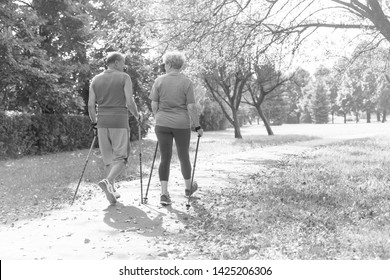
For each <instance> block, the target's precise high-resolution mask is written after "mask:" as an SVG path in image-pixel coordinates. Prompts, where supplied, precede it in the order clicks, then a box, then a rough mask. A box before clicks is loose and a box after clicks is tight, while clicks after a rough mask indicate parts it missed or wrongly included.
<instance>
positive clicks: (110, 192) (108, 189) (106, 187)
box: [98, 179, 116, 205]
mask: <svg viewBox="0 0 390 280" xmlns="http://www.w3.org/2000/svg"><path fill="white" fill-rule="evenodd" d="M98 186H99V187H100V188H101V189H102V191H103V192H104V193H105V195H106V198H107V200H108V201H109V202H110V204H111V205H114V204H115V203H116V198H115V195H114V188H113V186H112V185H111V183H110V182H108V180H107V179H103V180H101V181H100V182H99V183H98Z"/></svg>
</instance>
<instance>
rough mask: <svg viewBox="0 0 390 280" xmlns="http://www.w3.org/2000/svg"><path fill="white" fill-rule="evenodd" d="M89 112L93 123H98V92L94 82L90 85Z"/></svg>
mask: <svg viewBox="0 0 390 280" xmlns="http://www.w3.org/2000/svg"><path fill="white" fill-rule="evenodd" d="M88 113H89V118H90V119H91V122H92V123H97V118H96V94H95V91H94V90H93V87H92V84H91V85H90V86H89V97H88Z"/></svg>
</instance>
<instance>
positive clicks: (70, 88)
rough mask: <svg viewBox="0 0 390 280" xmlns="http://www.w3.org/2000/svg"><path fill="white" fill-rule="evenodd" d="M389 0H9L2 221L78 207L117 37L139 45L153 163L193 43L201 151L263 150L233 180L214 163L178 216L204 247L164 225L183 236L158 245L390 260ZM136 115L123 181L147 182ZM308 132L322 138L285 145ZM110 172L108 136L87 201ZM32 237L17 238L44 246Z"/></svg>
mask: <svg viewBox="0 0 390 280" xmlns="http://www.w3.org/2000/svg"><path fill="white" fill-rule="evenodd" d="M319 2H320V3H319ZM389 13H390V11H389V2H388V1H376V0H370V1H338V0H337V1H336V0H329V1H308V0H296V1H271V0H270V1H266V0H262V1H261V0H257V1H255V0H241V1H226V0H220V1H206V0H184V1H164V0H156V1H146V0H139V1H125V0H117V1H72V0H64V1H62V0H61V1H56V0H53V1H42V0H37V1H35V0H33V1H27V0H26V1H7V0H6V1H1V12H0V30H1V35H0V49H1V53H0V65H1V69H2V71H1V74H0V75H1V76H0V78H1V79H0V100H1V102H0V158H1V170H0V174H1V176H0V190H1V193H0V195H1V198H2V199H3V201H4V203H3V204H2V205H1V213H2V215H1V222H2V226H3V227H5V228H7V230H9V234H11V233H14V231H13V230H17V229H20V230H21V229H22V228H24V226H21V225H20V224H19V223H20V222H25V221H31V223H34V222H33V221H35V220H34V219H36V218H37V217H38V218H42V217H46V216H47V215H50V214H48V213H50V212H51V211H54V210H59V209H65V210H66V209H69V208H68V207H69V205H68V204H69V202H70V200H71V198H72V195H73V193H74V189H75V185H76V184H77V181H78V179H79V177H80V173H81V169H82V166H83V163H84V161H85V157H86V155H87V152H88V150H86V149H88V148H89V145H90V144H91V141H92V132H91V131H90V121H89V118H88V116H87V115H88V112H87V106H86V105H87V104H86V102H87V100H88V87H89V83H90V79H91V78H92V77H93V76H94V75H95V74H97V73H99V72H101V71H102V70H104V57H105V56H106V54H107V52H110V51H120V52H122V53H124V54H125V55H126V64H127V66H128V70H127V73H128V74H129V75H130V77H131V78H132V81H133V85H134V97H135V100H136V103H137V105H138V107H139V109H141V111H142V112H143V114H144V116H145V117H144V122H143V123H142V136H143V138H144V140H143V143H142V145H143V164H144V168H143V170H144V171H145V174H142V175H144V176H145V177H146V175H148V174H147V173H148V172H149V170H148V168H149V167H150V163H151V160H152V157H153V151H154V146H155V138H154V136H153V117H152V115H151V108H150V102H149V100H148V95H149V91H150V88H151V86H152V84H153V81H154V79H155V78H156V77H158V76H159V75H161V74H162V71H161V66H160V65H161V62H162V61H161V58H162V55H163V54H164V53H165V52H166V51H169V50H182V51H184V52H185V54H186V57H187V64H186V68H185V69H184V73H185V74H186V75H188V76H189V77H190V78H191V79H192V80H193V82H194V84H195V89H196V90H195V92H196V101H197V105H198V109H199V113H200V119H201V124H202V127H204V128H205V130H206V133H205V136H204V139H202V144H201V145H202V146H201V149H202V150H201V154H200V155H199V156H200V159H199V160H200V162H202V160H203V162H207V161H210V162H213V163H215V164H217V163H219V164H221V163H222V164H224V163H225V162H229V158H228V157H227V156H229V155H230V156H236V157H235V162H236V164H239V160H240V159H241V158H246V157H248V154H245V153H252V154H253V155H257V161H255V160H253V159H251V161H249V160H247V161H245V162H243V163H242V164H243V166H242V168H240V167H239V166H238V165H235V168H236V169H232V170H230V171H231V172H230V174H229V176H233V177H234V176H235V177H234V178H232V180H230V181H229V182H225V183H226V184H227V185H223V184H221V185H218V186H213V188H207V185H208V184H209V181H210V178H211V177H213V176H215V174H214V175H213V174H206V173H203V178H204V189H201V191H202V192H201V194H202V196H203V199H201V200H200V202H199V203H198V202H196V203H195V205H194V207H193V209H191V211H193V212H190V213H189V214H188V213H187V214H180V215H177V217H178V220H174V222H173V223H174V224H177V225H179V226H181V225H183V224H184V226H183V228H180V229H178V232H179V233H180V234H181V235H183V236H184V237H183V239H184V240H185V242H188V243H191V242H192V240H193V239H194V242H193V243H191V244H192V245H189V246H188V248H189V249H188V250H187V249H183V248H182V247H181V245H180V244H179V243H176V241H178V240H176V239H175V236H176V235H175V234H177V232H174V233H172V236H168V237H167V236H165V235H164V234H161V236H153V237H154V238H155V239H154V241H153V242H155V243H158V244H160V243H164V244H165V243H168V244H167V245H170V247H172V246H173V247H174V248H175V249H172V250H168V251H161V250H162V249H161V250H160V251H158V252H157V253H155V252H153V253H150V254H151V255H150V256H148V255H146V256H145V255H142V256H143V257H150V258H215V259H240V258H244V259H247V258H253V259H254V258H272V259H275V258H276V259H278V258H298V259H328V258H330V259H340V258H341V259H354V258H357V259H371V258H373V259H388V258H389V251H390V250H389V248H390V241H389V232H390V231H389V230H388V229H389V203H388V201H389V199H390V191H389V188H388V182H389V180H390V179H389V175H388V174H390V173H389V172H388V171H389V170H388V163H389V153H388V151H387V147H388V144H389V142H390V141H389V138H388V129H389V128H388V124H387V122H386V117H387V112H388V110H389V108H390V104H389V101H390V88H389V85H390V78H389V76H388V65H389V41H390V35H389V34H390V22H389V20H388V17H387V16H388V15H389ZM129 123H130V125H131V127H132V130H131V131H132V141H133V143H134V145H133V154H132V161H131V162H132V165H131V166H130V168H129V169H128V170H127V171H126V173H125V174H124V175H123V178H122V179H123V180H124V181H125V182H135V181H136V180H137V179H138V178H139V176H140V174H139V173H138V167H137V160H138V159H137V156H138V154H137V153H138V151H137V148H136V147H137V143H136V140H137V139H138V134H137V133H138V130H137V129H136V122H135V121H134V120H133V119H129ZM378 135H379V136H378ZM335 139H337V141H336V140H335ZM293 143H301V144H297V145H298V146H299V145H301V146H300V147H302V146H305V147H307V149H308V150H305V151H302V150H301V149H300V148H297V147H295V148H294V150H295V151H299V152H302V153H300V154H294V153H293V154H294V156H291V155H286V154H278V152H279V153H280V151H282V150H283V149H285V150H286V151H289V149H290V148H291V147H290V146H289V145H293ZM192 144H194V139H193V140H192ZM286 145H287V146H286ZM294 145H295V144H294ZM272 147H277V149H274V150H272ZM289 147H290V148H289ZM266 149H271V150H270V151H268V154H269V153H271V151H272V153H273V154H274V156H273V157H272V156H270V157H272V158H271V159H270V160H268V161H267V160H265V159H264V158H262V157H263V156H264V155H265V154H267V150H266ZM191 152H193V150H191ZM285 156H287V157H285ZM216 160H218V162H215V161H216ZM230 161H232V159H230ZM250 162H252V163H256V164H254V165H250V164H249V163H250ZM174 163H175V162H174ZM176 163H177V162H176ZM230 163H231V162H230ZM198 168H200V167H198ZM263 168H265V169H263ZM224 169H225V170H229V168H228V166H227V165H224V166H223V167H221V170H222V171H223V170H224ZM210 170H213V167H211V166H210V169H209V171H210ZM237 170H240V172H237ZM245 170H246V171H245ZM101 171H102V165H101V159H100V155H99V152H98V150H97V149H95V150H94V153H93V158H92V159H91V162H90V164H89V167H88V168H87V170H86V174H85V176H84V181H83V184H82V186H81V187H82V188H81V189H80V194H79V196H78V203H80V205H83V203H88V200H91V201H94V198H95V195H96V190H95V189H93V187H92V185H93V183H94V182H95V183H96V182H97V181H98V180H99V179H100V177H101V174H102V172H101ZM234 171H235V172H234ZM200 172H201V171H200ZM216 172H217V171H216ZM225 173H226V171H225V172H224V173H223V174H225ZM234 174H236V175H234ZM275 174H276V175H275ZM200 175H202V173H200ZM219 175H220V174H219ZM225 175H226V174H225ZM229 176H228V177H229ZM242 176H244V177H242ZM200 177H201V176H200ZM206 178H208V179H207V180H209V181H207V180H206ZM214 179H215V178H213V180H214ZM123 184H124V186H123V187H122V188H123V189H126V187H128V186H127V185H126V183H123ZM229 184H230V185H229ZM133 185H134V184H133ZM129 188H130V187H129ZM154 192H155V193H156V192H157V190H154ZM177 199H178V200H179V198H177ZM138 202H139V201H138ZM80 207H83V206H80ZM94 207H96V206H94ZM139 207H141V209H143V208H142V206H139ZM130 210H131V209H130ZM130 210H129V209H127V211H130ZM132 210H134V209H132ZM143 210H144V209H143ZM80 211H81V210H80ZM110 211H111V210H110ZM110 211H109V213H108V214H110V213H111V212H110ZM122 211H123V209H122ZM158 211H163V210H161V209H159V210H158ZM114 212H115V211H114ZM130 212H131V211H130ZM147 213H148V212H147ZM153 213H154V212H153ZM111 214H112V215H118V213H116V214H115V213H111ZM149 214H150V213H149ZM132 215H133V214H132ZM186 215H190V216H191V217H192V218H191V219H190V218H189V217H187V216H186ZM106 216H107V213H106ZM119 216H120V215H119ZM194 217H195V218H194ZM120 218H122V216H120ZM197 218H198V219H197ZM64 219H65V218H64ZM124 219H125V218H124ZM66 220H67V219H66ZM125 220H126V221H127V220H129V219H128V217H127V219H125ZM62 221H64V220H62ZM176 221H178V222H177V223H176ZM26 223H27V222H26ZM152 224H153V223H152ZM158 225H159V228H158V229H159V230H161V228H160V227H161V224H158ZM232 225H234V227H232ZM259 225H261V226H259ZM68 226H69V225H68ZM111 226H112V225H111ZM26 228H27V229H30V228H29V227H28V226H26ZM151 228H152V226H151V225H148V226H147V227H146V226H144V227H143V228H142V227H141V228H137V229H136V230H135V231H136V232H137V233H139V234H145V231H146V232H148V230H151ZM115 229H116V230H118V228H115ZM265 229H267V230H265ZM119 230H124V232H125V233H127V234H130V233H133V230H130V233H129V231H128V228H125V229H123V228H119ZM186 230H189V231H192V232H191V233H188V234H186V232H185V231H186ZM152 232H153V230H152ZM162 232H166V231H162ZM122 233H123V232H122ZM69 236H72V234H70V235H69ZM297 236H299V238H296V237H297ZM244 237H245V238H244ZM61 238H64V236H62V237H61ZM169 238H170V239H169ZM53 239H55V237H53ZM65 239H66V238H65ZM161 239H164V240H163V241H161ZM167 239H169V240H167ZM4 240H5V239H4ZM156 240H157V241H156ZM19 241H20V239H19ZM83 241H84V244H89V243H90V241H91V238H83ZM179 241H182V242H183V240H179ZM38 243H39V242H38ZM10 244H13V243H10ZM3 245H4V244H3ZM67 246H69V244H68V243H67ZM175 246H176V247H175ZM195 248H197V249H195ZM190 249H191V250H195V252H196V253H194V251H191V250H190ZM23 250H25V248H22V249H21V248H17V250H16V251H12V252H11V251H8V252H9V253H10V256H11V258H18V257H20V258H22V257H23V256H24V255H25V258H34V257H36V258H38V257H37V253H36V252H35V251H34V250H32V251H31V252H30V253H26V254H24V255H23V253H21V254H19V253H20V252H21V251H23ZM114 251H115V250H114ZM114 251H112V252H110V253H106V254H104V253H102V254H103V255H104V256H105V257H106V258H108V257H110V256H114V257H117V255H116V253H115V252H114ZM190 251H191V252H190ZM3 252H5V251H3ZM57 252H61V250H59V249H58V251H57ZM42 254H43V255H41V257H39V258H46V257H47V256H48V255H50V254H48V251H44V250H43V251H42ZM38 255H39V254H38ZM87 255H88V254H87ZM97 255H99V254H97ZM92 256H94V255H93V254H92V253H91V255H88V256H87V257H86V258H88V257H92ZM99 256H100V255H99ZM52 257H53V258H56V257H57V258H62V257H63V256H61V254H60V253H59V256H57V255H56V256H52ZM73 257H74V256H73ZM131 257H136V256H131ZM138 257H139V256H138Z"/></svg>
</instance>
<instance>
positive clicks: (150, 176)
mask: <svg viewBox="0 0 390 280" xmlns="http://www.w3.org/2000/svg"><path fill="white" fill-rule="evenodd" d="M157 149H158V141H157V144H156V149H155V150H154V156H153V162H152V168H151V169H150V174H149V181H148V187H147V188H146V194H145V197H144V204H147V203H148V192H149V187H150V180H151V179H152V173H153V166H154V161H155V160H156V155H157Z"/></svg>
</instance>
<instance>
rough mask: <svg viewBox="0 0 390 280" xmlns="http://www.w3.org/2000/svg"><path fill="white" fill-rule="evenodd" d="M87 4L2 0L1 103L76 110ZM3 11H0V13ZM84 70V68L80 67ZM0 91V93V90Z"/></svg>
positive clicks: (22, 107) (30, 108) (14, 106)
mask: <svg viewBox="0 0 390 280" xmlns="http://www.w3.org/2000/svg"><path fill="white" fill-rule="evenodd" d="M86 3H87V1H81V2H80V1H73V2H72V1H55V0H53V1H42V0H33V1H28V2H27V1H26V2H24V1H3V2H2V4H1V5H2V9H1V10H2V13H1V14H0V18H1V29H2V30H4V32H2V37H1V39H0V40H1V41H0V44H1V45H2V48H3V50H5V56H4V60H2V61H1V63H2V67H3V68H8V70H9V73H10V74H11V75H13V76H14V78H13V79H5V80H4V84H3V88H4V87H5V88H6V91H5V94H4V95H3V103H4V104H5V107H6V109H8V110H19V111H27V112H37V113H74V112H78V110H79V109H80V107H81V106H82V101H81V99H80V98H79V96H78V87H77V84H78V83H83V81H82V80H83V78H84V76H83V75H80V73H81V72H83V71H84V69H85V67H87V60H86V56H85V54H86V46H85V43H86V40H88V38H89V37H88V36H89V29H88V17H87V14H86V11H85V10H84V4H86ZM3 8H4V9H3ZM84 66H85V67H84ZM3 93H4V90H3Z"/></svg>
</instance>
